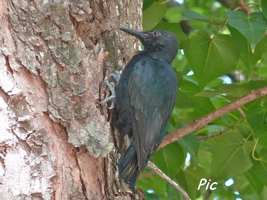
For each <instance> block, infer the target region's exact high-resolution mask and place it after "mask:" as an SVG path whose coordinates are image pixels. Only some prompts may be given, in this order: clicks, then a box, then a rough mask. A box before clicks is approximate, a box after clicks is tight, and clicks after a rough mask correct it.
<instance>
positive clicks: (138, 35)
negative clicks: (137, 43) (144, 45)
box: [120, 27, 146, 41]
mask: <svg viewBox="0 0 267 200" xmlns="http://www.w3.org/2000/svg"><path fill="white" fill-rule="evenodd" d="M120 30H122V31H124V32H125V33H128V34H130V35H132V36H134V37H136V38H138V39H139V40H141V41H144V39H145V37H146V34H145V33H144V32H141V31H134V30H131V29H128V28H123V27H121V28H120Z"/></svg>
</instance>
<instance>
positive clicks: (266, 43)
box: [254, 36, 267, 61]
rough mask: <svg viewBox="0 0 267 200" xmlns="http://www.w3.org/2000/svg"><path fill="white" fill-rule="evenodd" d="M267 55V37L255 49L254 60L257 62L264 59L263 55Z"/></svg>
mask: <svg viewBox="0 0 267 200" xmlns="http://www.w3.org/2000/svg"><path fill="white" fill-rule="evenodd" d="M265 53H267V36H265V37H264V38H262V40H261V41H260V42H258V44H257V45H256V47H255V51H254V58H255V60H256V61H258V60H259V59H261V58H263V55H264V54H265Z"/></svg>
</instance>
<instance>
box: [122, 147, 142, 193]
mask: <svg viewBox="0 0 267 200" xmlns="http://www.w3.org/2000/svg"><path fill="white" fill-rule="evenodd" d="M118 168H119V176H120V178H121V179H123V180H124V182H125V183H127V184H128V185H129V187H130V189H131V190H134V188H135V182H136V179H137V176H138V174H139V169H138V164H137V154H136V150H135V148H134V146H133V145H130V146H129V147H128V149H127V151H126V153H125V154H124V155H123V156H122V157H121V158H120V159H119V163H118Z"/></svg>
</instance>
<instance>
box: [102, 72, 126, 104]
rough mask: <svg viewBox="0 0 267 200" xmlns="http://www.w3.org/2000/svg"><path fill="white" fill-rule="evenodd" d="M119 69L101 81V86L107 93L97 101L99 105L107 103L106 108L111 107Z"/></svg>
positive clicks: (118, 77)
mask: <svg viewBox="0 0 267 200" xmlns="http://www.w3.org/2000/svg"><path fill="white" fill-rule="evenodd" d="M120 75H121V71H114V72H112V73H111V74H110V76H109V77H107V78H105V80H104V82H103V87H104V88H106V89H107V90H108V91H109V92H108V93H109V95H108V96H107V95H105V97H104V99H103V100H101V101H100V102H99V103H100V104H101V105H104V104H107V108H108V109H113V108H114V104H115V99H116V93H115V86H116V85H117V84H118V83H119V80H120Z"/></svg>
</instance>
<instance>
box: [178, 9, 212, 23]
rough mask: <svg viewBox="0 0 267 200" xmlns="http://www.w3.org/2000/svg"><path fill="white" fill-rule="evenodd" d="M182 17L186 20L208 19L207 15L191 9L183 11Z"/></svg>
mask: <svg viewBox="0 0 267 200" xmlns="http://www.w3.org/2000/svg"><path fill="white" fill-rule="evenodd" d="M183 17H184V19H186V20H199V21H205V22H206V21H208V20H209V18H208V17H206V16H204V15H201V14H199V13H197V12H194V11H191V10H188V11H186V12H184V13H183Z"/></svg>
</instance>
